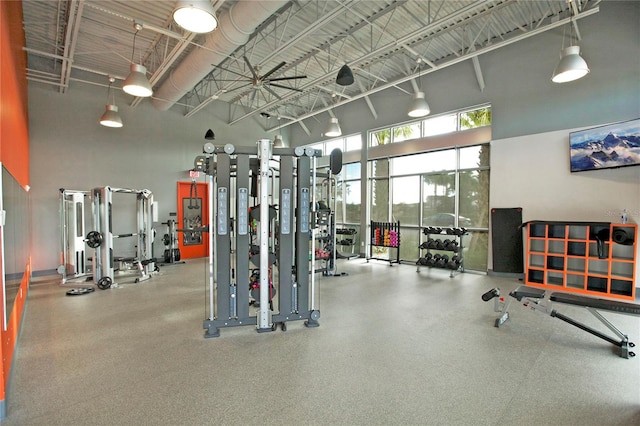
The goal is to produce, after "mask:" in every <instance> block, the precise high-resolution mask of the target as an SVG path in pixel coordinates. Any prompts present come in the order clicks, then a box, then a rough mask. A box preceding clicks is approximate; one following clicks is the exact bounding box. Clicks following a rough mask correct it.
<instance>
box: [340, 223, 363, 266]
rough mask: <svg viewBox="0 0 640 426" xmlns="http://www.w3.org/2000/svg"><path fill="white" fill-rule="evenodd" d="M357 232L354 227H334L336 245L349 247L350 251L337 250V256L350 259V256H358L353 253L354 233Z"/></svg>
mask: <svg viewBox="0 0 640 426" xmlns="http://www.w3.org/2000/svg"><path fill="white" fill-rule="evenodd" d="M357 233H358V231H356V230H355V229H354V228H336V237H337V238H340V239H339V240H338V239H336V246H343V247H349V248H350V250H351V252H350V253H344V252H342V253H341V252H337V255H338V258H343V259H351V258H352V257H358V254H356V253H354V249H355V242H354V239H355V235H356V234H357Z"/></svg>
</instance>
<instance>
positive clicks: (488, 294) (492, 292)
mask: <svg viewBox="0 0 640 426" xmlns="http://www.w3.org/2000/svg"><path fill="white" fill-rule="evenodd" d="M498 296H500V290H498V289H497V288H492V289H491V290H489V291H487V292H486V293H485V294H483V295H482V300H484V301H485V302H488V301H489V300H491V299H493V298H494V297H498Z"/></svg>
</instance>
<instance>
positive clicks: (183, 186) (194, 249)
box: [177, 182, 209, 259]
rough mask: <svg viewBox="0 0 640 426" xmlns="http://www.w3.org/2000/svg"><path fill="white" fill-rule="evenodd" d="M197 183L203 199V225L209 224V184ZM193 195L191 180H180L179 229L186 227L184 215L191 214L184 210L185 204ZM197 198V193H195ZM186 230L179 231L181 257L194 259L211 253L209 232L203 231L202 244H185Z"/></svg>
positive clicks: (198, 196) (199, 194)
mask: <svg viewBox="0 0 640 426" xmlns="http://www.w3.org/2000/svg"><path fill="white" fill-rule="evenodd" d="M196 185H197V188H198V190H197V193H198V194H197V198H199V199H201V200H202V210H201V216H202V217H201V223H202V225H201V226H207V225H209V220H208V217H209V213H208V211H209V191H208V185H207V184H206V183H203V182H196ZM191 195H192V192H191V182H178V201H177V205H178V218H177V221H178V229H184V228H185V225H184V224H185V222H184V216H185V214H189V212H188V211H185V210H184V208H183V207H184V204H185V203H187V204H189V197H190V196H191ZM193 196H194V198H195V194H193ZM184 236H185V233H184V232H178V248H179V249H180V258H181V259H193V258H196V257H205V256H208V255H209V233H208V232H203V233H202V241H201V243H200V244H193V245H185V244H184Z"/></svg>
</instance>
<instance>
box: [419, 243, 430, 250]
mask: <svg viewBox="0 0 640 426" xmlns="http://www.w3.org/2000/svg"><path fill="white" fill-rule="evenodd" d="M418 248H419V249H420V250H425V249H428V248H429V242H428V241H425V242H423V243H422V244H420V245H419V246H418Z"/></svg>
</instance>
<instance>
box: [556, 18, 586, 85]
mask: <svg viewBox="0 0 640 426" xmlns="http://www.w3.org/2000/svg"><path fill="white" fill-rule="evenodd" d="M572 43H573V15H571V19H569V47H567V48H564V32H563V34H562V47H563V49H562V54H561V55H560V62H558V65H557V66H556V69H555V70H554V71H553V76H552V77H551V81H553V82H554V83H566V82H568V81H573V80H577V79H579V78H582V77H584V76H585V75H587V74H588V73H589V66H588V65H587V62H586V61H585V60H584V59H583V58H582V57H581V56H580V46H578V45H573V44H572Z"/></svg>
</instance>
